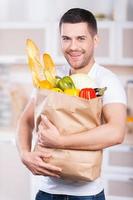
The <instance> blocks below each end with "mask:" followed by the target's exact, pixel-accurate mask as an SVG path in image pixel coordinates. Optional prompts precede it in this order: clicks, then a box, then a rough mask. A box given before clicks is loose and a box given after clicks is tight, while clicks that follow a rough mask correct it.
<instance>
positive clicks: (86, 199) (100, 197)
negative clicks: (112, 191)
mask: <svg viewBox="0 0 133 200" xmlns="http://www.w3.org/2000/svg"><path fill="white" fill-rule="evenodd" d="M35 200H105V196H104V191H102V192H100V193H99V194H97V195H91V196H71V195H61V194H49V193H46V192H42V191H39V192H38V193H37V195H36V199H35Z"/></svg>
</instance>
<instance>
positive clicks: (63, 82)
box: [57, 76, 75, 91]
mask: <svg viewBox="0 0 133 200" xmlns="http://www.w3.org/2000/svg"><path fill="white" fill-rule="evenodd" d="M57 86H58V87H59V88H60V89H61V90H63V91H64V90H65V89H66V88H75V85H74V83H73V81H72V79H71V78H70V77H69V76H64V77H63V78H62V79H60V80H59V81H58V83H57Z"/></svg>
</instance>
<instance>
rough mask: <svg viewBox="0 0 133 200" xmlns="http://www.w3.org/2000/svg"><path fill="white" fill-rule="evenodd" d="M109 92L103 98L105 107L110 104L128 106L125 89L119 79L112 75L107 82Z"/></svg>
mask: <svg viewBox="0 0 133 200" xmlns="http://www.w3.org/2000/svg"><path fill="white" fill-rule="evenodd" d="M106 86H107V90H106V91H105V94H104V96H103V105H105V104H109V103H123V104H125V105H127V97H126V92H125V90H124V87H123V85H122V83H121V82H120V80H119V79H118V77H117V76H116V75H115V74H113V73H110V75H109V76H108V80H107V81H106Z"/></svg>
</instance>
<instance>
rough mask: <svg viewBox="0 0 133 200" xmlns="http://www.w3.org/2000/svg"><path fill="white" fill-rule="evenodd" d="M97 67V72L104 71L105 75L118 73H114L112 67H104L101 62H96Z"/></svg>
mask: <svg viewBox="0 0 133 200" xmlns="http://www.w3.org/2000/svg"><path fill="white" fill-rule="evenodd" d="M95 66H96V67H95V68H96V72H97V73H102V74H104V75H108V76H115V77H116V74H115V73H113V72H112V71H111V70H110V69H108V68H107V67H104V66H102V65H100V64H97V63H96V64H95Z"/></svg>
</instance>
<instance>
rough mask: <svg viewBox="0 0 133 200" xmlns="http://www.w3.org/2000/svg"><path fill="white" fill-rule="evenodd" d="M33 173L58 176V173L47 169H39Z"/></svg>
mask: <svg viewBox="0 0 133 200" xmlns="http://www.w3.org/2000/svg"><path fill="white" fill-rule="evenodd" d="M35 174H36V175H44V176H52V177H56V178H60V175H59V174H56V173H53V172H51V171H48V170H46V169H45V170H42V169H39V170H38V171H37V172H36V173H35Z"/></svg>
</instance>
